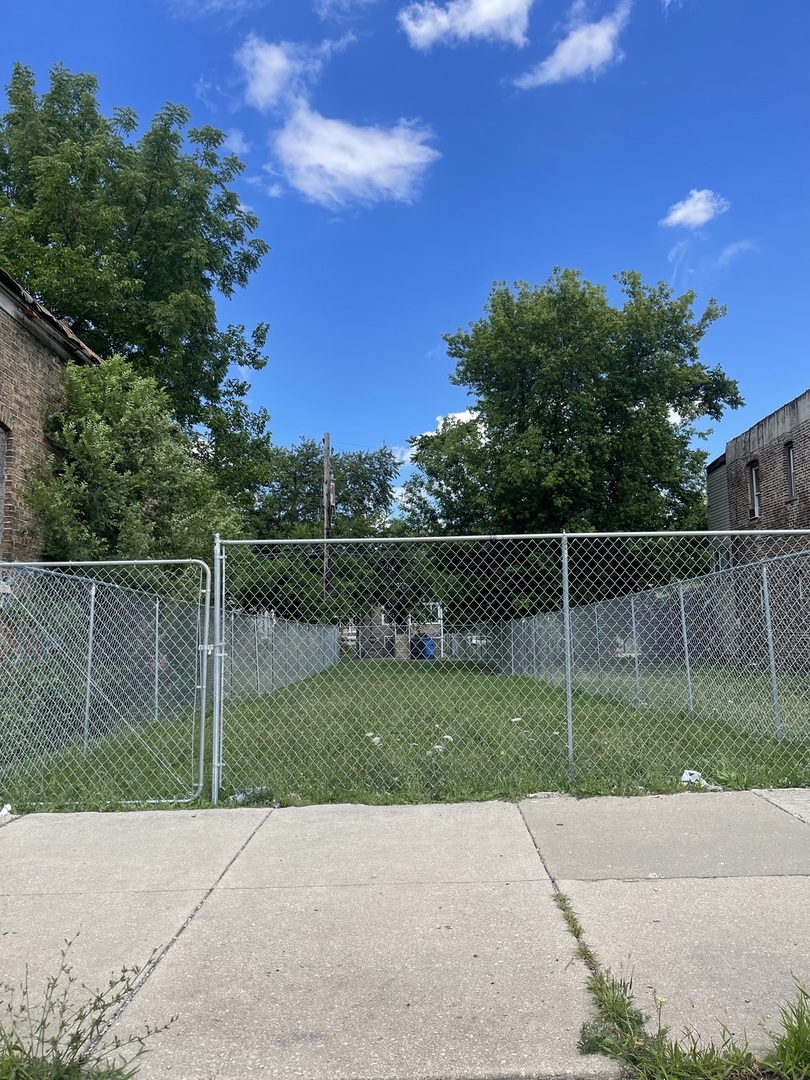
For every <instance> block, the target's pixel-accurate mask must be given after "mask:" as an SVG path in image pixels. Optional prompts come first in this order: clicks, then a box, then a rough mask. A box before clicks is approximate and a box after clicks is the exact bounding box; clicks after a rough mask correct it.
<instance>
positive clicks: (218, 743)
mask: <svg viewBox="0 0 810 1080" xmlns="http://www.w3.org/2000/svg"><path fill="white" fill-rule="evenodd" d="M222 558H223V555H222V541H221V540H220V537H219V533H217V534H216V535H215V536H214V706H213V710H212V732H211V742H212V760H211V802H212V803H214V804H215V805H216V803H217V802H218V801H219V786H220V782H221V779H222V690H223V676H224V674H225V671H224V667H225V642H224V641H223V640H222V635H223V632H224V629H225V628H224V626H223V607H224V604H223V589H222Z"/></svg>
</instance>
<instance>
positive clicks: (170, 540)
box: [30, 357, 240, 560]
mask: <svg viewBox="0 0 810 1080" xmlns="http://www.w3.org/2000/svg"><path fill="white" fill-rule="evenodd" d="M169 404H170V403H169V397H168V395H167V394H166V392H165V391H164V390H162V389H161V388H160V387H159V386H158V385H157V383H156V382H155V380H154V379H153V378H152V377H151V376H144V375H139V374H138V373H137V372H136V371H135V370H134V369H133V368H132V366H131V365H130V364H129V363H128V362H127V361H126V360H124V359H123V358H122V357H111V358H110V359H109V360H107V361H105V362H104V363H103V364H100V365H98V366H96V367H90V366H87V367H85V366H79V365H73V364H71V365H68V367H67V368H66V370H65V383H64V396H63V400H62V401H61V402H60V404H59V405H58V407H57V408H56V410H55V411H54V413H53V414H52V415H51V416H50V417H49V419H48V421H47V423H46V434H47V435H48V438H49V439H50V441H51V443H52V444H53V446H54V448H55V451H56V452H55V454H54V455H53V456H52V457H51V459H50V461H49V463H48V465H47V467H46V468H45V469H43V470H42V472H41V474H40V475H39V476H38V477H37V478H36V479H35V481H34V483H33V487H32V492H31V496H30V498H31V502H32V505H33V506H34V509H35V510H36V512H37V516H38V519H39V523H40V526H41V532H42V537H43V542H44V552H43V557H44V558H46V559H54V560H61V559H104V558H112V559H151V558H207V557H208V556H209V555H210V548H211V534H212V533H213V532H214V531H215V530H217V529H219V531H221V532H223V533H224V534H226V535H231V536H233V535H238V532H239V528H240V519H239V516H238V515H237V514H236V513H235V512H234V510H233V509H232V508H231V507H230V505H229V502H228V499H227V498H226V496H225V495H223V494H222V493H221V492H219V491H217V489H216V487H215V485H214V481H213V478H212V475H211V473H210V471H209V470H207V469H206V468H205V467H204V466H203V464H202V463H201V462H200V460H199V458H198V457H195V454H194V449H195V444H194V443H193V441H192V440H191V439H190V438H189V436H188V435H187V434H185V433H184V432H183V431H182V430H181V429H180V428H179V427H178V425H177V423H176V422H175V421H174V419H173V417H172V415H171V412H170V411H169Z"/></svg>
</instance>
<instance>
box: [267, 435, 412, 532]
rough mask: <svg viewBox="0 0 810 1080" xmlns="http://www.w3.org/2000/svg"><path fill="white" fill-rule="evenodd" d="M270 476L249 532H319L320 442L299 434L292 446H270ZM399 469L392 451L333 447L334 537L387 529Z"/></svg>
mask: <svg viewBox="0 0 810 1080" xmlns="http://www.w3.org/2000/svg"><path fill="white" fill-rule="evenodd" d="M270 455H271V459H272V462H271V475H272V480H271V482H270V483H269V484H268V485H267V487H266V489H265V491H264V492H263V494H262V497H261V499H260V500H259V503H258V507H257V509H256V512H255V514H254V515H253V518H252V522H251V526H250V529H251V532H252V534H253V535H254V536H256V537H259V538H262V539H278V540H284V539H306V538H309V537H317V536H322V535H323V447H322V445H321V444H320V443H318V442H316V441H315V440H314V439H305V438H302V439H301V440H300V441H299V442H298V443H296V444H295V445H294V446H292V447H273V448H272V450H271V451H270ZM398 472H399V466H398V464H397V461H396V458H395V456H394V454H393V453H392V452H391V450H389V449H388V448H387V447H385V446H381V447H380V448H379V449H377V450H356V451H338V452H333V453H332V475H333V477H334V480H335V495H336V506H335V511H334V515H333V518H332V535H333V536H335V537H341V536H343V537H351V536H379V535H382V533H383V532H385V531H386V528H387V523H388V514H389V511H390V509H391V504H392V502H393V499H394V480H395V479H396V477H397V474H398Z"/></svg>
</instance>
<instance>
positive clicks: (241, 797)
mask: <svg viewBox="0 0 810 1080" xmlns="http://www.w3.org/2000/svg"><path fill="white" fill-rule="evenodd" d="M266 794H267V788H266V787H251V788H245V790H244V791H237V792H236V794H235V795H229V796H228V802H232V803H237V804H238V805H239V806H241V805H242V803H246V802H247V801H248V800H249V799H258V798H261V797H262V796H263V795H266ZM280 805H281V803H277V802H274V803H273V806H274V807H276V808H278V807H279V806H280Z"/></svg>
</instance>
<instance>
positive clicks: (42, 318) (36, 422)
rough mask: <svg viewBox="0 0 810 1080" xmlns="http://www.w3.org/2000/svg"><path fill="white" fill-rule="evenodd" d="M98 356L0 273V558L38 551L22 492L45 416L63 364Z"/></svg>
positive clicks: (38, 454)
mask: <svg viewBox="0 0 810 1080" xmlns="http://www.w3.org/2000/svg"><path fill="white" fill-rule="evenodd" d="M71 359H72V360H75V361H77V362H79V363H83V364H98V363H100V360H101V358H100V357H99V356H97V355H96V353H94V352H93V351H92V350H91V349H89V348H88V347H87V346H86V345H85V344H84V342H82V341H81V340H80V339H79V338H78V337H76V335H75V334H74V333H73V331H72V330H71V329H70V327H69V326H68V325H67V323H64V322H62V321H60V320H59V319H57V318H56V316H55V315H53V314H52V313H51V312H50V311H48V309H47V308H46V307H43V305H42V304H40V303H38V302H37V301H36V300H35V299H34V298H33V297H32V296H30V295H29V294H28V293H27V292H26V291H25V290H24V289H23V288H22V287H21V286H20V285H19V283H18V282H16V281H15V280H14V278H12V277H10V275H8V274H7V273H6V272H5V271H4V270H2V269H0V556H1V557H2V559H3V560H6V561H8V560H12V559H18V560H22V559H32V558H36V556H37V554H38V551H39V548H38V543H37V540H36V537H35V536H34V535H33V533H32V526H33V520H32V515H31V512H30V510H29V509H28V506H27V504H26V502H25V498H24V493H25V489H26V486H27V485H28V484H29V482H30V476H31V472H32V470H33V469H35V468H36V467H37V466H38V465H40V464H42V462H43V461H44V460H45V458H46V457H47V455H48V452H49V447H48V444H47V441H46V440H45V438H44V436H43V434H42V422H43V418H44V416H45V413H46V411H47V409H48V407H49V406H50V404H51V403H52V402H53V400H54V398H55V397H56V395H57V394H58V392H59V386H60V384H61V381H62V373H63V371H64V366H65V364H66V363H67V362H68V360H71Z"/></svg>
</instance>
